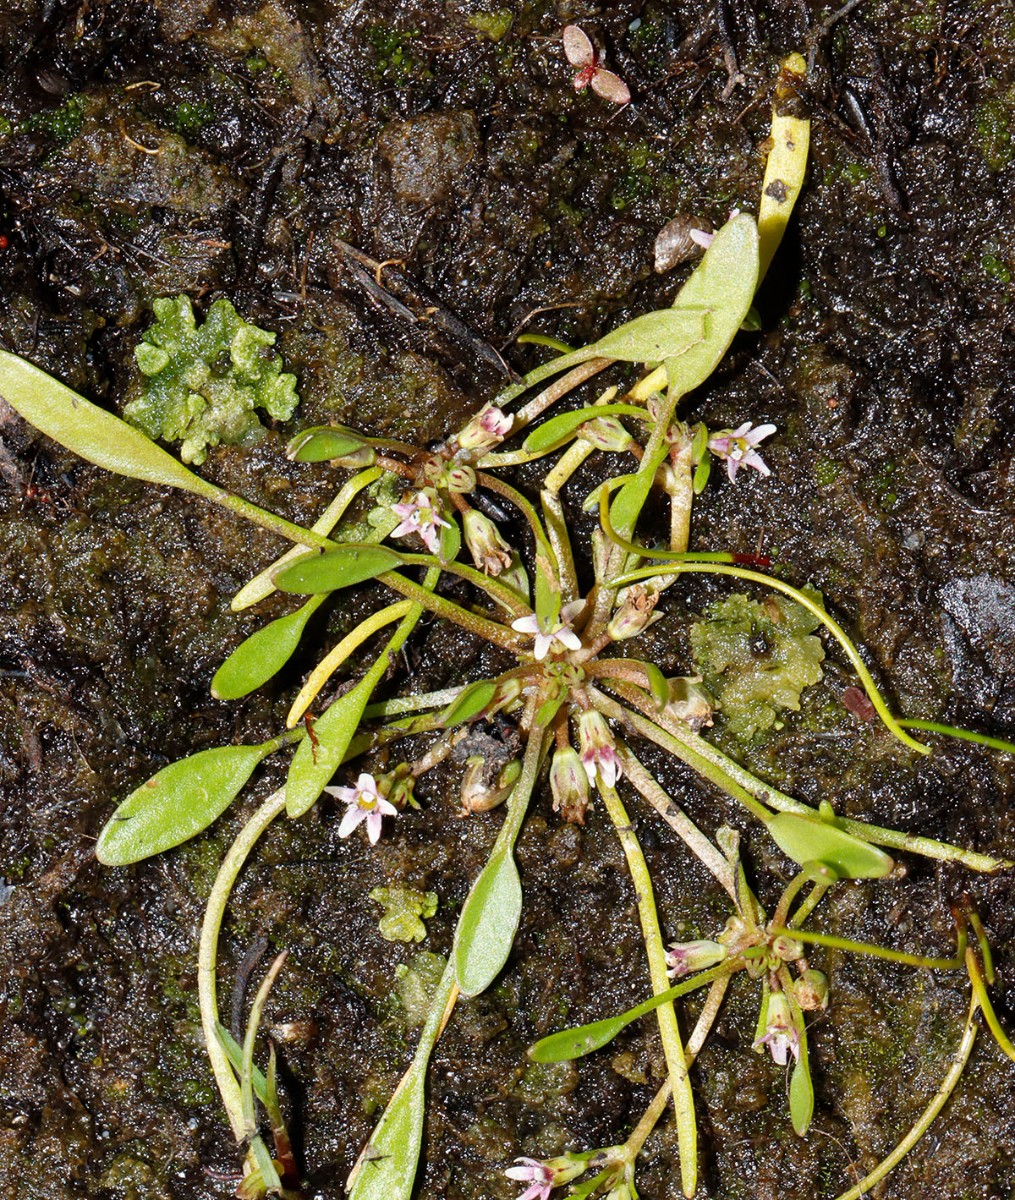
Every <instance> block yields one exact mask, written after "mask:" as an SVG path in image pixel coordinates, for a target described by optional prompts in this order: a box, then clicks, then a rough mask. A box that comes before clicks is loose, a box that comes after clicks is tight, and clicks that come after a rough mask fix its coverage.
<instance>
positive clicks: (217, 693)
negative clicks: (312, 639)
mask: <svg viewBox="0 0 1015 1200" xmlns="http://www.w3.org/2000/svg"><path fill="white" fill-rule="evenodd" d="M326 596H327V593H321V594H319V595H316V596H313V597H311V598H310V599H309V600H308V601H307V602H306V604H304V605H303V606H302V607H300V608H298V609H297V610H296V611H295V612H291V613H287V614H286V615H285V616H284V617H278V618H277V619H276V620H274V621H270V622H269V623H268V624H267V625H264V626H262V627H261V628H260V629H257V630H255V631H254V632H253V633H252V634H251V635H250V636H249V637H248V638H245V639H244V640H243V641H242V642H240V644H239V645H238V646H237V647H236V649H235V650H234V651H233V652H232V654H230V655H229V657H228V658H227V659H226V660H225V662H223V664H222V665H221V666H220V667H219V669H218V670H217V671H216V672H215V674H214V676H213V677H212V681H211V694H212V695H213V696H214V697H215V699H216V700H239V699H240V697H241V696H247V695H249V694H250V693H251V692H253V691H256V689H257V688H259V687H260V686H261V685H262V684H264V683H267V682H268V680H269V679H271V677H272V676H273V675H276V674H277V673H278V672H279V671H280V670H281V669H282V668H283V667H284V666H285V664H286V663H287V662H288V661H289V659H290V658H291V657H292V656H293V654H294V653H295V652H296V647H297V646H298V645H299V642H300V638H301V637H302V636H303V630H304V629H305V628H306V624H307V622H308V621H309V620H310V618H311V617H312V616H313V614H314V613H315V612H316V611H317V609H318V608H320V606H321V605H322V604H323V603H324V600H325V599H326Z"/></svg>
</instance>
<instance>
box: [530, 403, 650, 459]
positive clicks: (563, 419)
mask: <svg viewBox="0 0 1015 1200" xmlns="http://www.w3.org/2000/svg"><path fill="white" fill-rule="evenodd" d="M610 416H617V417H640V418H641V420H643V421H644V420H647V419H648V414H647V413H646V411H645V409H644V408H640V407H638V406H637V405H634V404H599V405H594V406H591V407H588V408H577V409H575V410H574V411H573V412H566V413H561V414H560V415H559V416H556V417H550V419H549V420H548V421H543V422H542V424H541V425H538V426H537V427H536V428H535V429H534V430H533V431H532V433H530V434H529V436H528V437H527V438H526V439H525V441H524V442H523V443H522V449H523V450H525V451H526V453H528V454H540V453H542V451H544V450H550V449H552V448H553V447H554V446H556V445H557V444H558V442H562V441H564V439H565V438H567V437H569V436H570V435H571V434H572V433H574V432H575V431H576V430H578V429H580V428H581V427H582V426H583V425H584V424H585V423H586V421H591V420H594V418H596V417H610Z"/></svg>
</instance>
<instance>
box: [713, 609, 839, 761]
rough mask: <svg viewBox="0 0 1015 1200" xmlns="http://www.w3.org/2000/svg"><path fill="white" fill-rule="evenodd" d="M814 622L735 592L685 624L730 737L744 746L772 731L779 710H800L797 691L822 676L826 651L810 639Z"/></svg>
mask: <svg viewBox="0 0 1015 1200" xmlns="http://www.w3.org/2000/svg"><path fill="white" fill-rule="evenodd" d="M811 594H812V595H813V596H814V597H815V598H816V599H818V600H820V593H817V592H814V593H811ZM818 624H819V622H818V621H817V619H816V618H815V617H814V616H813V615H812V614H811V613H809V612H808V611H807V610H806V609H805V608H802V607H801V606H800V605H799V604H794V602H793V601H792V600H787V599H784V598H783V597H781V596H778V597H771V598H769V599H766V600H765V601H764V602H762V603H759V602H758V601H757V600H751V599H749V598H748V597H747V596H743V595H739V594H738V595H735V596H730V597H729V598H728V599H726V600H720V601H719V602H718V603H716V604H713V605H711V606H710V607H709V608H708V609H707V611H706V614H705V619H704V620H702V621H696V622H695V624H694V625H692V626H691V650H692V652H693V655H694V666H695V670H696V671H697V672H698V673H699V674H700V675H701V676H703V678H704V681H705V685H706V687H707V688H708V690H709V691H710V692H711V693H712V695H713V696H714V697H715V700H716V708H717V709H718V710H719V711H720V712H721V713H722V715H723V717H724V719H725V724H726V728H727V729H728V730H729V732H730V733H732V734H733V736H734V737H736V738H737V739H739V740H740V741H744V742H746V741H749V740H750V739H751V738H752V737H754V736H755V735H756V734H758V733H764V732H765V731H766V730H767V729H770V728H771V727H772V725H774V724H775V720H776V717H777V715H778V714H779V712H780V711H782V710H784V709H792V710H793V711H794V712H796V711H799V709H800V693H801V692H802V691H803V690H804V688H805V687H809V686H810V685H811V684H815V683H818V682H819V681H820V680H821V677H822V671H821V665H820V664H821V661H822V659H823V658H824V657H825V652H824V649H823V648H822V645H821V641H820V640H819V639H818V638H816V637H814V636H812V635H813V632H814V630H815V629H817V627H818Z"/></svg>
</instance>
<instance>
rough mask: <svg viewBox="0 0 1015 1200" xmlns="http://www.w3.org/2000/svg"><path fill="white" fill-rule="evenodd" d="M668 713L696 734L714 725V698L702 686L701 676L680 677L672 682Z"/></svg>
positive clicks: (667, 705)
mask: <svg viewBox="0 0 1015 1200" xmlns="http://www.w3.org/2000/svg"><path fill="white" fill-rule="evenodd" d="M666 712H667V713H668V714H669V715H670V716H671V717H674V718H675V719H676V720H678V721H681V722H682V723H683V724H684V725H686V726H687V727H688V728H689V729H691V730H693V731H694V732H695V733H697V732H698V730H699V729H701V728H702V727H703V726H706V725H711V724H712V697H711V696H710V695H709V694H708V692H707V691H706V690H705V689H704V688H703V687H702V686H701V676H700V675H678V676H677V677H676V678H675V679H671V680H670V698H669V700H668V701H667V702H666Z"/></svg>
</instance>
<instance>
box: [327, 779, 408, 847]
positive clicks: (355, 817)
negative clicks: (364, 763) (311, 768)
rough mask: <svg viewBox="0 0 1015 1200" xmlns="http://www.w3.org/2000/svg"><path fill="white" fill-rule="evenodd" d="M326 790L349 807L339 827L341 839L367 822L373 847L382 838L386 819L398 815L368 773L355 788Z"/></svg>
mask: <svg viewBox="0 0 1015 1200" xmlns="http://www.w3.org/2000/svg"><path fill="white" fill-rule="evenodd" d="M324 790H325V791H326V792H327V793H328V794H329V795H331V796H334V797H336V799H338V800H341V801H342V802H343V803H345V804H347V805H348V806H349V807H348V808H347V809H346V810H345V815H344V816H343V817H342V823H341V824H340V825H339V827H338V836H339V837H343V838H345V837H348V836H349V834H350V833H352V831H353V830H354V829H355V828H356V826H357V825H359V824H360V822H362V821H365V822H366V827H367V837H368V838H369V839H370V844H371V846H375V845H376V844H377V839H378V838H379V837H380V836H381V823H382V822H383V820H384V818H385V817H394V816H396V815H397V814H398V809H397V808H395V806H394V805H393V804H391V803H390V802H389V801H388V800H385V799H384V797H383V796H382V795H381V793H380V791H379V789H378V787H377V780H376V779H374V777H373V775H367V774H366V772H364V773H363V774H362V775H360V777H359V779H357V780H356V786H355V787H326V788H325V789H324Z"/></svg>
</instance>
